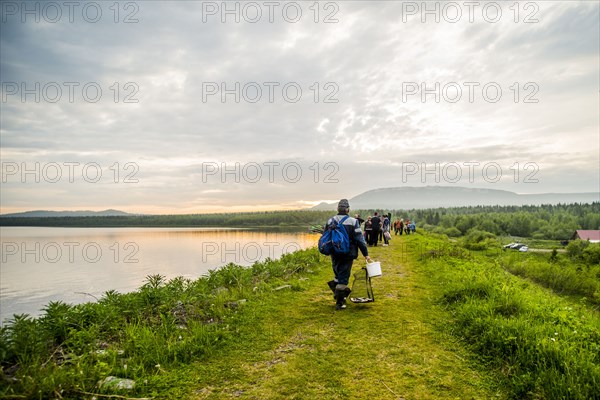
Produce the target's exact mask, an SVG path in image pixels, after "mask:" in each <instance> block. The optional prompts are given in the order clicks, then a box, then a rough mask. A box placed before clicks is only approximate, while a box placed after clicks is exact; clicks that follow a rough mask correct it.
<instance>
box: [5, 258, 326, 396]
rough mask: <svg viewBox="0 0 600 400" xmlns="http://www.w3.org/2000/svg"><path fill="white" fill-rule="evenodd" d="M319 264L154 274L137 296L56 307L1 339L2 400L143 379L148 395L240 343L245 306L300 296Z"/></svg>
mask: <svg viewBox="0 0 600 400" xmlns="http://www.w3.org/2000/svg"><path fill="white" fill-rule="evenodd" d="M318 263H319V253H318V252H317V251H316V250H315V249H310V250H304V251H298V252H295V253H292V254H286V255H284V256H282V257H281V259H279V260H271V259H267V260H265V261H264V262H258V263H255V264H254V265H253V266H252V267H248V268H245V267H241V266H239V265H234V264H229V265H226V266H224V267H223V268H221V269H219V270H216V271H210V272H209V273H208V275H207V276H205V277H202V278H200V279H197V280H189V279H184V278H181V277H179V278H175V279H172V280H169V281H167V280H166V279H165V278H164V277H162V276H160V275H152V276H148V277H147V279H146V281H145V282H144V284H143V285H142V286H141V287H140V289H139V290H137V291H135V292H132V293H126V294H119V293H117V292H115V291H109V292H106V293H105V295H104V296H103V297H102V298H101V299H100V300H99V301H98V302H97V303H86V304H80V305H75V306H73V305H69V304H65V303H63V302H52V303H50V304H48V305H47V306H46V308H45V309H44V313H43V315H42V316H41V317H40V318H37V319H34V318H31V317H29V316H27V315H15V316H14V317H13V319H12V320H11V321H9V323H8V324H7V325H6V326H5V327H3V328H1V330H0V366H1V375H2V376H0V397H3V396H5V397H13V396H16V397H18V396H21V397H25V398H40V399H41V398H61V397H62V398H73V397H77V396H80V395H81V393H83V392H100V393H102V392H106V390H103V389H102V388H98V387H97V383H98V382H99V381H100V380H101V379H103V378H105V377H107V376H111V375H112V376H117V377H120V378H130V379H134V380H135V381H136V388H135V391H134V392H133V393H137V394H139V393H145V391H146V390H147V388H145V385H144V382H145V381H147V378H149V377H151V376H153V375H154V374H157V373H159V372H160V371H161V370H162V369H164V368H168V367H169V366H175V365H178V364H181V363H186V362H189V361H190V360H193V359H195V358H198V357H201V356H209V355H210V354H211V352H212V351H214V350H215V349H216V347H218V346H219V345H220V343H222V342H224V341H226V340H228V339H230V338H232V337H235V326H234V319H235V314H236V312H237V310H238V309H240V308H241V307H243V304H244V302H245V301H252V300H253V299H259V298H260V296H262V295H263V294H265V295H266V294H267V293H270V292H271V289H272V288H273V287H274V286H277V285H281V284H282V283H283V282H286V283H292V284H293V287H298V284H297V282H298V278H300V277H301V276H302V275H304V274H306V273H307V272H309V271H310V270H311V269H314V268H316V267H317V265H318ZM295 282H296V283H295ZM230 323H231V325H230Z"/></svg>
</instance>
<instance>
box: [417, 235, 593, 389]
mask: <svg viewBox="0 0 600 400" xmlns="http://www.w3.org/2000/svg"><path fill="white" fill-rule="evenodd" d="M419 240H421V241H423V243H424V244H425V245H430V246H433V247H439V246H440V243H439V242H440V241H441V242H443V240H441V239H435V238H432V237H428V238H423V237H421V238H420V239H419ZM423 254H424V255H426V254H427V253H423ZM447 254H448V255H447V256H445V257H443V258H440V257H428V256H423V257H421V262H420V265H421V267H422V268H424V269H425V271H426V272H427V273H429V274H431V277H432V279H433V280H434V281H436V282H437V283H438V284H439V286H438V294H439V304H440V306H442V307H444V308H446V309H447V310H448V311H449V312H450V313H452V315H453V323H452V324H449V325H447V326H444V327H440V328H441V329H444V330H447V331H448V332H450V333H451V334H453V335H456V336H458V337H459V338H461V339H462V340H464V342H466V343H467V344H468V345H469V346H470V347H471V348H472V349H473V350H474V351H475V352H476V354H478V355H479V356H480V357H481V358H482V359H483V360H484V361H485V362H487V363H489V365H490V366H492V367H493V368H495V369H497V370H498V371H499V373H500V374H501V376H502V377H503V380H504V381H505V383H506V386H507V388H508V389H509V393H510V395H511V397H512V398H515V399H527V398H529V399H537V398H544V399H582V400H583V399H595V398H599V397H600V318H599V317H598V315H597V314H595V313H593V312H591V311H590V310H589V308H587V307H585V306H577V305H573V303H570V302H568V301H565V300H563V299H561V298H560V297H558V296H556V295H555V294H553V293H550V292H547V291H544V290H542V289H541V288H539V287H537V286H536V285H534V284H531V283H528V282H527V281H524V280H522V279H520V278H518V277H515V276H513V275H511V274H509V273H507V272H506V271H504V270H503V269H502V267H501V266H500V264H499V263H498V262H497V259H496V258H491V257H488V256H483V255H482V256H478V255H476V254H473V253H471V254H469V255H468V257H465V256H462V255H461V253H460V252H454V254H456V255H451V254H452V253H451V252H448V253H447Z"/></svg>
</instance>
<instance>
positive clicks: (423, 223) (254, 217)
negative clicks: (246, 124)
mask: <svg viewBox="0 0 600 400" xmlns="http://www.w3.org/2000/svg"><path fill="white" fill-rule="evenodd" d="M375 211H379V212H385V213H387V212H388V211H389V212H391V213H392V219H393V220H395V219H396V218H405V219H406V218H408V219H410V220H412V221H415V222H416V223H417V227H418V228H426V229H430V230H433V231H435V232H438V233H445V234H447V235H448V236H462V235H465V234H467V232H469V231H470V230H472V229H476V230H480V231H486V232H491V233H493V234H495V235H511V236H520V237H532V238H534V239H555V240H562V239H570V238H571V236H572V235H573V233H574V232H575V230H577V229H600V202H596V203H592V204H577V203H575V204H558V205H541V206H476V207H455V208H432V209H424V210H374V209H370V210H351V214H352V215H354V214H355V213H360V214H361V215H362V217H363V218H364V219H366V218H367V216H369V215H373V214H374V213H375ZM333 213H334V212H333V211H317V210H296V211H267V212H243V213H221V214H187V215H135V216H111V217H106V216H93V217H40V218H37V217H31V218H26V217H0V226H61V227H243V228H252V227H308V226H310V225H322V224H324V223H325V222H326V221H327V219H328V218H329V217H331V215H332V214H333Z"/></svg>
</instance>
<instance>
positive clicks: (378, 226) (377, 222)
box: [371, 217, 381, 231]
mask: <svg viewBox="0 0 600 400" xmlns="http://www.w3.org/2000/svg"><path fill="white" fill-rule="evenodd" d="M371 222H372V223H373V230H374V231H378V230H379V229H381V218H379V217H372V218H371Z"/></svg>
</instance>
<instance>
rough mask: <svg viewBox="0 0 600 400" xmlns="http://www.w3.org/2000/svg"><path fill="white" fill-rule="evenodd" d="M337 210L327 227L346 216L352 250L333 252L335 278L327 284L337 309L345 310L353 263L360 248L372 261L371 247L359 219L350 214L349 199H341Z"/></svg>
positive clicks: (332, 263)
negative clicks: (345, 252) (344, 252)
mask: <svg viewBox="0 0 600 400" xmlns="http://www.w3.org/2000/svg"><path fill="white" fill-rule="evenodd" d="M337 211H338V213H337V215H336V216H334V217H331V218H330V219H329V220H328V221H327V225H326V226H325V229H327V228H329V227H330V226H331V225H333V223H334V222H336V223H339V222H340V221H341V220H342V219H344V218H346V219H345V220H344V222H343V223H342V226H343V227H344V228H345V229H346V233H348V238H349V239H350V251H349V252H348V254H339V255H338V254H331V266H332V268H333V275H334V279H333V280H332V281H329V282H327V284H328V285H329V288H330V289H331V290H332V291H333V294H334V298H335V309H336V310H343V309H345V308H346V298H347V297H348V295H349V294H350V291H351V290H350V288H349V287H348V282H349V280H350V272H351V271H352V263H353V262H354V260H355V259H357V258H358V249H360V252H361V253H362V255H363V256H364V257H365V259H366V260H367V262H368V261H371V257H369V249H368V248H367V244H366V243H365V239H364V237H363V234H362V231H361V229H360V224H359V223H358V220H356V218H352V217H350V216H348V213H349V212H350V204H349V203H348V200H346V199H342V200H340V202H339V203H338V207H337Z"/></svg>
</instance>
